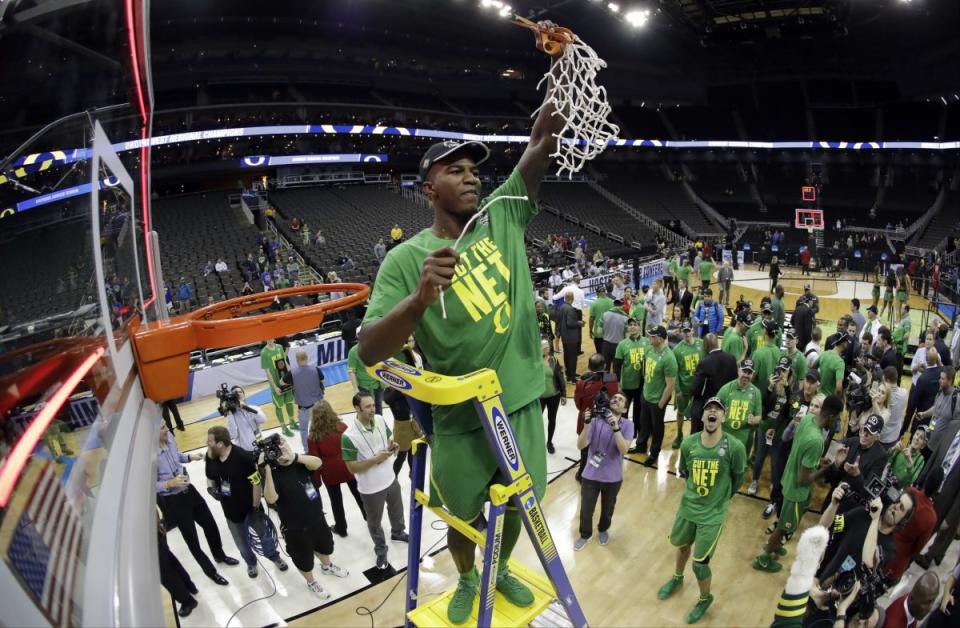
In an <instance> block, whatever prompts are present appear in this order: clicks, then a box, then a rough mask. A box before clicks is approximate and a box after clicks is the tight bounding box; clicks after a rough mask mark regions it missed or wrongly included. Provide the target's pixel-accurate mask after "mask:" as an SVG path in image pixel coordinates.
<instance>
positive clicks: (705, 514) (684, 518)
mask: <svg viewBox="0 0 960 628" xmlns="http://www.w3.org/2000/svg"><path fill="white" fill-rule="evenodd" d="M724 414H725V407H724V404H723V401H721V400H720V399H718V398H717V397H712V398H710V399H708V400H707V402H706V403H705V404H704V408H703V431H701V432H697V433H696V434H691V435H690V436H688V437H686V438H685V439H683V443H682V444H681V445H680V465H679V471H680V476H681V477H685V478H686V488H685V490H684V492H683V497H681V498H680V508H679V509H678V510H677V516H676V518H675V519H674V522H673V529H672V530H671V531H670V544H671V545H673V546H674V547H676V548H677V557H676V563H675V567H676V569H675V571H674V574H673V577H672V578H670V580H668V581H667V583H666V584H664V585H663V586H662V587H660V590H659V591H658V592H657V598H658V599H661V600H665V599H667V598H669V597H670V596H671V595H673V593H674V592H675V591H676V590H677V589H678V588H680V586H681V585H682V584H683V572H684V569H686V566H687V561H688V560H689V559H690V555H691V554H693V574H694V576H695V577H696V578H697V586H698V587H699V588H700V598H699V599H698V600H697V604H696V605H695V606H694V607H693V610H691V611H690V614H689V615H687V623H689V624H693V623H696V622H697V621H699V620H700V618H702V617H703V615H704V613H706V612H707V609H708V608H709V607H710V604H711V603H713V595H712V594H711V593H710V584H711V579H712V578H711V572H710V558H711V557H712V556H713V553H714V552H715V551H716V549H717V542H718V541H719V540H720V533H721V532H722V531H723V523H724V520H725V519H726V517H727V508H728V507H729V505H730V500H731V498H733V496H734V494H735V493H736V492H737V487H739V486H740V482H741V481H742V480H743V474H744V472H745V470H746V466H747V452H746V450H745V449H744V447H743V444H741V442H740V441H739V440H738V439H736V438H731V437H730V436H729V435H727V434H725V433H724V430H723V427H722V424H723V422H724Z"/></svg>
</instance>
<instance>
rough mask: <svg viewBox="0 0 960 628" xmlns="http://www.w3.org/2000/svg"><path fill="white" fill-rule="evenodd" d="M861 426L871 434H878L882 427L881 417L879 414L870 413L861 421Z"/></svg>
mask: <svg viewBox="0 0 960 628" xmlns="http://www.w3.org/2000/svg"><path fill="white" fill-rule="evenodd" d="M863 427H864V429H865V430H867V431H868V432H870V433H871V434H879V433H880V431H881V430H882V429H883V418H882V417H881V416H880V415H879V414H871V415H870V416H868V417H867V420H866V421H864V422H863Z"/></svg>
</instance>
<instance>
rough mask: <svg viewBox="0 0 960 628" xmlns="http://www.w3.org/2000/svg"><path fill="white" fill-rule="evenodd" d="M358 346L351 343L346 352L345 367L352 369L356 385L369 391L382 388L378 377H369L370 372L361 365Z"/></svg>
mask: <svg viewBox="0 0 960 628" xmlns="http://www.w3.org/2000/svg"><path fill="white" fill-rule="evenodd" d="M359 346H360V345H353V346H352V347H350V351H348V352H347V368H348V369H353V371H354V376H355V377H356V378H357V386H358V387H360V388H363V389H364V390H367V391H369V392H374V391H376V390H380V389H381V388H383V384H382V383H381V382H380V380H379V379H377V378H375V377H370V374H369V373H367V368H366V367H365V366H364V365H363V362H361V361H360V353H359V351H358V347H359Z"/></svg>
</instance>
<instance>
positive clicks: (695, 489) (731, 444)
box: [677, 433, 747, 525]
mask: <svg viewBox="0 0 960 628" xmlns="http://www.w3.org/2000/svg"><path fill="white" fill-rule="evenodd" d="M746 468H747V452H746V450H745V449H744V447H743V443H741V442H740V441H739V440H737V439H736V438H731V437H730V436H728V435H726V434H724V435H723V436H721V437H720V442H718V443H717V444H716V445H714V446H713V447H704V445H703V442H702V441H701V434H700V433H697V434H691V435H690V436H687V437H686V438H684V439H683V443H681V445H680V472H681V473H684V474H686V476H687V486H686V490H685V491H684V492H683V497H681V498H680V510H679V512H678V513H677V514H678V516H680V517H683V518H684V519H686V520H688V521H692V522H693V523H696V524H698V525H719V524H722V523H723V520H724V519H725V518H726V516H727V506H729V505H730V498H731V497H733V493H734V492H735V491H736V489H737V488H738V485H739V483H740V478H742V477H743V474H744V472H745V471H746Z"/></svg>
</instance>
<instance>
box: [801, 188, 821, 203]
mask: <svg viewBox="0 0 960 628" xmlns="http://www.w3.org/2000/svg"><path fill="white" fill-rule="evenodd" d="M800 198H802V199H803V202H804V203H813V202H816V200H817V188H815V187H813V186H812V185H805V186H803V187H801V188H800Z"/></svg>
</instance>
